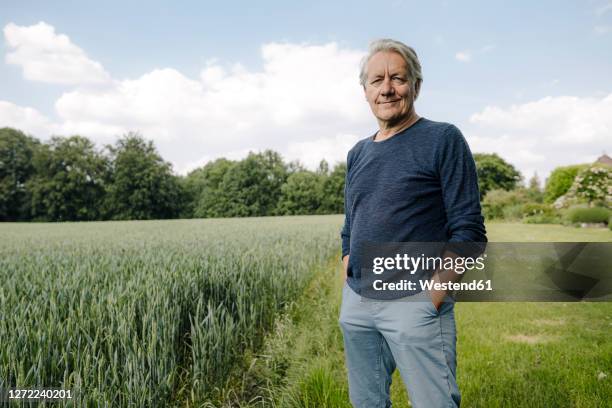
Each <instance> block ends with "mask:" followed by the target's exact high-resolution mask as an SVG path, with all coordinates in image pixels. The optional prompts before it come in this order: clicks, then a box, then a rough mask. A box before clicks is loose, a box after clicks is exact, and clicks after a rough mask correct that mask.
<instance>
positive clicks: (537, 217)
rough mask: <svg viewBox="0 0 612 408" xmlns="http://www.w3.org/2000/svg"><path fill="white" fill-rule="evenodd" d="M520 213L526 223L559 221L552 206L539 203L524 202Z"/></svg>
mask: <svg viewBox="0 0 612 408" xmlns="http://www.w3.org/2000/svg"><path fill="white" fill-rule="evenodd" d="M522 215H523V222H524V223H527V224H556V223H559V222H560V221H561V219H560V218H559V216H558V214H557V213H556V211H555V210H554V208H552V207H551V206H549V205H546V204H540V203H527V204H524V205H523V206H522Z"/></svg>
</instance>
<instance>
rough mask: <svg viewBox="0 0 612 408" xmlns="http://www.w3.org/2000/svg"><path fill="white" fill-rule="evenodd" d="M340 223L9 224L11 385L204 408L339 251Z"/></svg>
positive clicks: (4, 379)
mask: <svg viewBox="0 0 612 408" xmlns="http://www.w3.org/2000/svg"><path fill="white" fill-rule="evenodd" d="M339 221H341V220H340V218H339V217H334V216H331V217H327V216H323V217H283V218H282V219H279V218H273V217H269V218H260V219H228V220H188V221H182V220H178V221H147V222H106V223H69V224H27V225H25V224H3V225H1V226H0V231H1V235H2V237H3V238H2V241H0V282H2V284H1V286H0V387H21V388H24V387H25V388H32V387H47V388H49V387H57V388H65V389H71V390H73V392H75V391H76V399H75V400H74V401H73V403H74V405H75V406H89V405H91V406H112V407H124V406H138V407H147V406H171V405H173V404H176V405H178V404H179V402H180V401H181V400H184V399H186V398H189V400H190V401H191V402H194V403H196V402H201V401H205V400H206V399H207V396H208V395H209V394H210V393H211V392H212V391H213V390H214V389H215V387H217V386H219V385H220V384H222V383H223V381H224V379H225V378H226V377H227V375H228V373H229V372H230V371H231V369H232V367H234V365H235V364H236V363H237V362H238V361H239V360H240V359H241V356H242V353H243V352H244V350H247V349H255V348H257V347H259V346H260V344H261V341H262V338H263V336H264V334H265V333H266V331H267V330H269V329H270V328H271V327H272V325H273V323H274V320H275V317H276V316H277V313H278V311H279V310H280V309H281V308H282V307H283V306H284V305H285V304H286V303H287V302H288V301H290V300H292V299H293V298H295V297H296V296H298V295H299V293H300V291H301V290H302V289H303V288H304V287H305V284H306V283H307V282H308V280H309V279H310V277H311V271H312V270H313V269H314V268H315V267H316V266H318V265H321V264H322V263H323V262H325V260H326V259H329V257H330V256H334V255H335V254H336V252H337V249H338V242H339V241H338V233H339V227H340V225H339Z"/></svg>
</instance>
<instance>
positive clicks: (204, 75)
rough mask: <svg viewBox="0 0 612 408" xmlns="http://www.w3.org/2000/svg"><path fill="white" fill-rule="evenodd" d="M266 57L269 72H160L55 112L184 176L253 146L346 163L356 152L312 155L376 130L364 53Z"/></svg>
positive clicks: (327, 50)
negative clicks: (156, 152) (137, 143)
mask: <svg viewBox="0 0 612 408" xmlns="http://www.w3.org/2000/svg"><path fill="white" fill-rule="evenodd" d="M261 56H262V59H263V69H262V70H261V71H250V70H248V69H247V68H245V67H244V66H242V65H240V64H228V65H222V64H221V63H219V62H218V61H215V60H211V61H208V62H207V64H206V66H205V67H204V68H203V69H202V71H201V73H200V76H199V78H196V79H192V78H189V77H187V76H185V75H183V74H182V73H180V72H179V71H177V70H175V69H172V68H165V69H156V70H153V71H151V72H149V73H147V74H145V75H142V76H141V77H140V78H136V79H131V80H124V81H116V82H114V83H112V84H111V85H110V86H107V87H106V88H105V89H95V90H94V89H76V90H74V91H71V92H66V93H64V94H63V95H62V96H61V97H60V98H59V99H58V100H57V102H56V104H55V107H56V110H57V113H58V115H59V117H60V118H61V120H62V124H63V128H65V129H67V130H69V131H70V132H72V133H74V132H78V133H82V134H87V135H89V136H90V137H93V138H97V139H98V140H100V141H104V142H105V143H106V142H108V141H109V140H111V139H112V138H113V137H114V136H116V135H118V134H121V133H125V132H126V131H127V130H130V129H131V130H137V131H140V132H141V133H142V134H143V135H144V136H145V137H147V138H151V139H153V140H154V141H155V142H156V144H157V145H158V147H159V148H160V151H161V152H162V154H163V155H164V157H166V158H167V159H169V160H171V161H172V162H173V163H175V165H176V168H177V169H180V170H181V171H183V172H184V171H188V170H190V169H191V168H192V166H193V165H194V164H200V163H203V162H205V161H206V160H208V158H214V157H218V156H221V155H224V154H227V152H236V151H245V149H244V146H251V148H252V149H265V148H273V149H275V150H277V151H279V152H281V153H282V152H286V153H287V154H291V152H295V148H291V149H290V148H289V146H303V147H304V148H308V149H311V153H312V154H313V155H318V159H317V161H316V163H317V164H318V161H319V160H321V158H323V157H325V155H328V157H329V158H330V159H331V158H333V159H335V158H336V157H339V158H344V157H346V152H347V151H348V148H350V147H351V146H348V148H347V147H346V146H345V145H344V144H342V143H341V144H339V145H338V148H342V149H344V150H343V151H341V152H339V154H338V155H333V154H329V152H323V150H320V151H319V152H316V151H312V149H316V147H317V144H313V143H311V142H312V141H313V140H318V141H320V140H325V139H328V138H329V139H330V140H336V139H335V138H336V135H338V134H342V133H346V132H349V133H354V134H364V132H369V131H370V129H371V128H372V127H373V126H375V121H374V119H373V118H372V115H371V113H370V112H369V111H368V109H369V108H368V106H367V104H366V102H365V100H364V97H363V91H362V90H361V88H360V86H359V83H358V63H359V60H360V58H361V57H362V56H363V53H362V52H360V51H354V50H345V49H341V48H339V47H338V45H337V44H335V43H329V44H325V45H308V44H286V43H285V44H280V43H270V44H266V45H264V46H262V48H261ZM364 129H365V130H364ZM365 136H366V134H364V136H363V137H365ZM318 146H319V147H320V148H321V149H323V147H324V146H328V145H327V144H324V143H318ZM325 149H327V147H325ZM246 152H248V150H246V151H245V155H246ZM311 153H309V154H311ZM289 159H290V158H289ZM311 161H312V162H314V159H312V160H308V164H310V162H311Z"/></svg>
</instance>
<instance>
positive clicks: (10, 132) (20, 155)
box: [0, 128, 40, 221]
mask: <svg viewBox="0 0 612 408" xmlns="http://www.w3.org/2000/svg"><path fill="white" fill-rule="evenodd" d="M39 146H40V142H39V141H38V140H37V139H35V138H33V137H31V136H27V135H25V134H24V133H23V132H21V131H19V130H16V129H11V128H2V129H0V221H19V220H24V219H28V218H29V217H30V200H31V199H30V196H29V191H28V190H27V189H26V183H27V182H28V180H29V179H30V178H31V177H32V176H33V175H34V171H35V168H34V164H33V156H34V152H35V150H36V149H38V147H39Z"/></svg>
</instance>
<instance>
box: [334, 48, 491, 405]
mask: <svg viewBox="0 0 612 408" xmlns="http://www.w3.org/2000/svg"><path fill="white" fill-rule="evenodd" d="M422 81H423V77H422V74H421V65H420V63H419V60H418V58H417V55H416V53H415V51H414V50H413V49H412V48H410V47H408V46H406V45H405V44H403V43H401V42H399V41H395V40H390V39H383V40H377V41H374V42H372V43H371V44H370V49H369V53H368V55H367V56H366V57H365V58H364V60H363V61H362V66H361V73H360V82H361V85H362V86H363V89H364V92H365V98H366V100H367V101H368V104H369V105H370V108H371V110H372V113H373V114H374V116H375V117H376V119H377V121H378V127H379V129H378V131H377V132H376V133H375V134H374V135H372V136H370V137H368V138H365V139H363V140H361V141H359V142H358V143H357V144H356V145H355V146H354V147H353V148H352V149H351V150H350V151H349V153H348V157H347V176H346V187H345V223H344V227H343V229H342V233H341V237H342V259H343V262H344V266H345V268H344V272H345V278H346V283H345V285H344V288H343V293H342V308H341V312H340V319H339V321H340V326H341V328H342V332H343V336H344V346H345V355H346V364H347V369H348V377H349V394H350V399H351V402H352V404H353V406H355V407H358V408H366V407H367V408H376V407H390V406H391V401H390V398H389V387H390V384H391V376H392V374H393V371H394V370H395V368H396V367H397V368H398V369H399V370H400V373H401V375H402V379H403V381H404V383H405V385H406V387H407V390H408V393H409V395H410V399H411V402H412V405H413V406H415V407H417V408H419V407H426V408H435V407H457V406H459V405H460V393H459V388H458V386H457V381H456V328H455V320H454V304H453V303H452V302H443V299H444V297H445V295H446V294H445V292H443V291H437V292H436V291H429V292H426V293H422V294H423V295H426V296H427V297H426V298H424V300H425V301H422V302H401V301H400V302H397V301H395V302H371V301H369V302H368V301H362V299H361V297H360V293H361V290H362V287H361V285H360V284H361V282H360V279H361V270H362V268H367V266H368V265H362V264H361V259H362V258H363V257H364V254H363V251H364V250H363V245H364V244H366V243H388V242H451V243H452V242H486V235H485V228H484V219H483V217H482V215H481V208H480V201H479V192H478V182H477V176H476V167H475V164H474V160H473V158H472V154H471V152H470V149H469V147H468V145H467V143H466V141H465V139H464V137H463V135H462V134H461V132H460V131H459V129H457V127H455V126H454V125H451V124H448V123H444V122H436V121H432V120H429V119H426V118H423V117H419V116H418V115H417V114H416V112H415V107H414V101H415V100H416V98H417V96H418V95H419V91H420V89H421V83H422ZM443 256H451V257H452V256H456V255H455V254H454V253H448V252H447V253H445V254H444V255H443ZM459 279H460V276H459V275H458V274H456V273H455V272H453V271H452V270H450V271H446V272H439V273H436V274H434V276H433V280H434V281H443V282H448V281H456V280H459Z"/></svg>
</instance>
